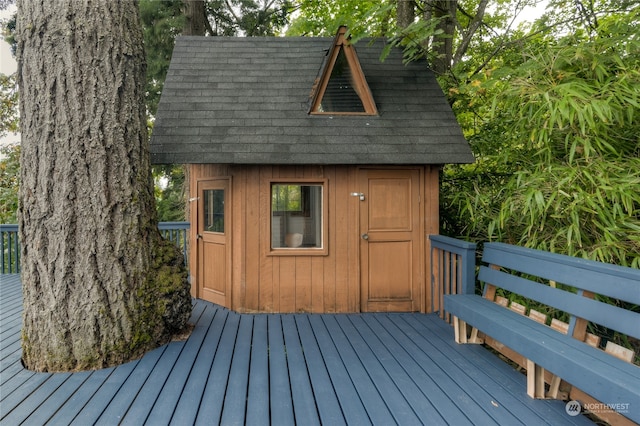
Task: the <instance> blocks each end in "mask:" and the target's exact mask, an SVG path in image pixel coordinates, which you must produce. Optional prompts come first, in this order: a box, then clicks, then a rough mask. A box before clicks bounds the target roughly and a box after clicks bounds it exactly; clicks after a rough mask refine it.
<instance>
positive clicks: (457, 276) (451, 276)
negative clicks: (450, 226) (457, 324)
mask: <svg viewBox="0 0 640 426" xmlns="http://www.w3.org/2000/svg"><path fill="white" fill-rule="evenodd" d="M429 240H430V241H431V312H439V314H440V318H443V319H446V320H447V321H448V320H449V315H448V314H446V313H445V312H444V309H442V307H443V306H444V304H443V297H444V295H445V294H458V293H461V294H473V293H474V292H475V286H476V244H475V243H470V242H468V241H462V240H457V239H455V238H451V237H445V236H442V235H429Z"/></svg>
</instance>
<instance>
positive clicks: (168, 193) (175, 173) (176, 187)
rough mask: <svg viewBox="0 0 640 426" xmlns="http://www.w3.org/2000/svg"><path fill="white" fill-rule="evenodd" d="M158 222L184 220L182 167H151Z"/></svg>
mask: <svg viewBox="0 0 640 426" xmlns="http://www.w3.org/2000/svg"><path fill="white" fill-rule="evenodd" d="M152 173H153V180H154V182H155V196H156V207H157V210H158V221H159V222H181V221H183V220H185V202H186V200H185V194H184V184H185V183H184V176H185V175H184V167H183V166H181V165H157V166H153V167H152Z"/></svg>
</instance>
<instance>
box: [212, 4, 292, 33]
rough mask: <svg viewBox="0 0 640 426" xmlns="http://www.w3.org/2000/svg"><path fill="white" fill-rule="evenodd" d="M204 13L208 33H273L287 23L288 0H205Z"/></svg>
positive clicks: (289, 5)
mask: <svg viewBox="0 0 640 426" xmlns="http://www.w3.org/2000/svg"><path fill="white" fill-rule="evenodd" d="M206 8H207V15H208V17H209V21H210V23H211V28H212V30H213V34H212V35H224V36H235V35H245V36H249V37H255V36H274V35H278V34H279V32H280V31H281V30H282V29H283V28H284V27H285V26H286V25H287V23H288V18H289V14H290V13H291V12H292V11H293V9H294V6H293V2H292V1H290V0H271V1H264V0H263V1H257V0H209V1H207V2H206Z"/></svg>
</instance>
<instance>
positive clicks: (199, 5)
mask: <svg viewBox="0 0 640 426" xmlns="http://www.w3.org/2000/svg"><path fill="white" fill-rule="evenodd" d="M182 2H183V4H184V18H185V19H184V28H183V29H182V35H196V36H203V35H205V32H206V30H207V11H206V8H205V5H204V0H182Z"/></svg>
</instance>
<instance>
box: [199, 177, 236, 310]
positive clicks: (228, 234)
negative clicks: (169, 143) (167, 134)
mask: <svg viewBox="0 0 640 426" xmlns="http://www.w3.org/2000/svg"><path fill="white" fill-rule="evenodd" d="M210 189H224V191H225V195H224V233H223V234H222V235H223V236H221V235H220V234H218V233H211V234H213V235H206V234H204V232H203V231H201V226H202V225H203V222H204V191H205V190H210ZM196 190H197V198H196V200H197V203H196V212H195V213H196V226H195V228H196V229H195V232H194V234H193V235H194V237H195V244H194V245H193V247H194V248H195V250H196V255H195V259H196V262H197V265H196V268H195V270H196V279H195V281H196V282H195V296H196V297H197V298H198V299H203V300H207V301H209V302H212V303H216V304H218V305H221V306H224V307H226V308H231V301H232V298H231V291H232V263H231V254H232V252H231V249H232V234H233V233H232V230H233V227H232V226H233V224H232V220H233V218H232V215H231V212H232V205H231V203H232V196H231V194H232V186H231V177H229V176H224V177H207V178H199V179H197V180H196ZM201 232H202V233H201ZM207 234H209V233H207ZM205 237H210V238H212V241H211V242H212V243H216V240H217V242H220V241H221V240H222V239H224V247H225V259H224V265H225V286H224V293H222V292H220V293H217V294H212V292H211V291H210V292H206V291H205V289H204V262H206V259H204V246H203V244H204V243H205Z"/></svg>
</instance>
